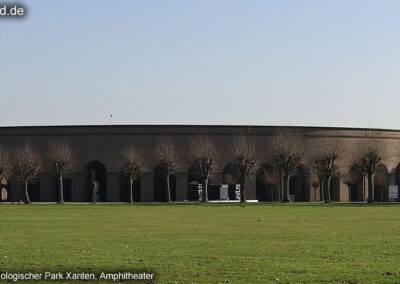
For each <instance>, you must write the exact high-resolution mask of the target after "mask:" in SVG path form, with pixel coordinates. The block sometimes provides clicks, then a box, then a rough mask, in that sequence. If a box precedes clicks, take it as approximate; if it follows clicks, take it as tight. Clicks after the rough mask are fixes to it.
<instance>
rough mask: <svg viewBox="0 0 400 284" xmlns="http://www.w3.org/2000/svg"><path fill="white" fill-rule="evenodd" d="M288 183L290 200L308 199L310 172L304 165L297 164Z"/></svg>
mask: <svg viewBox="0 0 400 284" xmlns="http://www.w3.org/2000/svg"><path fill="white" fill-rule="evenodd" d="M289 183H290V185H289V195H290V198H291V200H292V201H309V200H310V197H309V195H310V172H309V170H308V169H307V168H306V167H305V166H304V165H299V166H297V168H296V172H295V174H294V175H293V176H292V177H291V178H290V181H289Z"/></svg>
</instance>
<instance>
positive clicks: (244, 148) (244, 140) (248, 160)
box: [233, 135, 258, 202]
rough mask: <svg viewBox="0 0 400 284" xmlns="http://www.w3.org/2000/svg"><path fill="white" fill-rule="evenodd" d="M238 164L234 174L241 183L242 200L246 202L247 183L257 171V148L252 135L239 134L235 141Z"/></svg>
mask: <svg viewBox="0 0 400 284" xmlns="http://www.w3.org/2000/svg"><path fill="white" fill-rule="evenodd" d="M233 153H234V157H235V160H236V163H235V164H236V166H235V167H233V169H234V171H235V173H234V176H235V178H236V180H237V182H239V184H240V202H246V195H245V193H246V192H245V183H246V180H247V179H248V178H250V177H252V176H253V175H254V174H255V172H256V171H257V167H258V162H257V159H256V148H255V145H254V141H253V140H252V139H251V137H250V136H245V135H237V136H236V139H235V141H234V143H233Z"/></svg>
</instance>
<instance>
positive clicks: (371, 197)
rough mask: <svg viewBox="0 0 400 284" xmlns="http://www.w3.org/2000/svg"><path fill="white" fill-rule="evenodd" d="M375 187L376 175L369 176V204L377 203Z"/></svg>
mask: <svg viewBox="0 0 400 284" xmlns="http://www.w3.org/2000/svg"><path fill="white" fill-rule="evenodd" d="M374 189H375V185H374V174H373V173H371V174H368V203H374V202H375V196H374V195H375V192H374V191H375V190H374Z"/></svg>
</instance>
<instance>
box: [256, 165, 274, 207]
mask: <svg viewBox="0 0 400 284" xmlns="http://www.w3.org/2000/svg"><path fill="white" fill-rule="evenodd" d="M278 180H279V177H278V176H277V171H276V169H275V167H273V166H272V165H271V164H268V163H264V164H261V166H260V167H259V169H258V170H257V173H256V198H257V200H258V201H274V200H278V198H277V197H276V196H275V191H276V190H275V189H276V187H277V185H278Z"/></svg>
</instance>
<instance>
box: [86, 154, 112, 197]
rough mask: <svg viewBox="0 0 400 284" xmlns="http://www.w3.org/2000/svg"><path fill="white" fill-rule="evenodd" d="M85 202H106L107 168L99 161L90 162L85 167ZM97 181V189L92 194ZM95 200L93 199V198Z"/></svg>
mask: <svg viewBox="0 0 400 284" xmlns="http://www.w3.org/2000/svg"><path fill="white" fill-rule="evenodd" d="M86 169H87V195H86V201H87V202H93V201H96V202H106V201H107V169H106V167H105V166H104V165H103V164H102V163H101V162H99V161H92V162H90V163H89V164H88V165H87V167H86ZM96 182H97V183H98V191H97V192H96V193H95V194H93V189H94V188H95V185H94V184H95V183H96ZM94 197H95V198H96V200H93V198H94Z"/></svg>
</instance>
